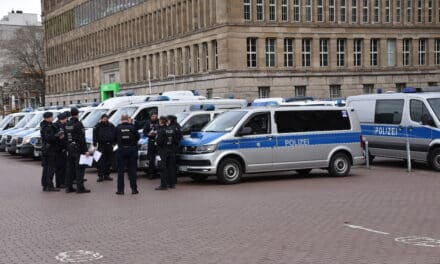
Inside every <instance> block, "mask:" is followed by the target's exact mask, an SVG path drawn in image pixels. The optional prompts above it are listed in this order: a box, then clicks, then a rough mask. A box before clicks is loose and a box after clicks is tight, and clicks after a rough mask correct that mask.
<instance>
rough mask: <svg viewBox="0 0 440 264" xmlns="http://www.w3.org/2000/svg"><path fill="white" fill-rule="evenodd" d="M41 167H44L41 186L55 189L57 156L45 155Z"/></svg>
mask: <svg viewBox="0 0 440 264" xmlns="http://www.w3.org/2000/svg"><path fill="white" fill-rule="evenodd" d="M41 166H42V167H43V171H42V175H41V186H43V187H44V188H53V187H54V186H53V176H54V175H55V170H56V156H55V155H49V154H43V156H42V157H41Z"/></svg>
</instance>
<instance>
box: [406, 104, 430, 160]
mask: <svg viewBox="0 0 440 264" xmlns="http://www.w3.org/2000/svg"><path fill="white" fill-rule="evenodd" d="M433 129H436V125H435V121H434V119H433V118H432V115H431V113H430V112H429V110H428V108H427V107H426V104H425V102H423V101H422V100H419V99H411V100H410V101H409V121H408V126H407V130H408V137H409V144H410V148H411V158H412V159H416V160H422V161H425V160H426V157H427V154H428V151H429V144H430V143H431V140H432V132H433Z"/></svg>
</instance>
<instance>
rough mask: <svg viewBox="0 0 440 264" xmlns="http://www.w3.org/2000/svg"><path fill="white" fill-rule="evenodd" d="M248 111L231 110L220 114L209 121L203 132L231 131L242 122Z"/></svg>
mask: <svg viewBox="0 0 440 264" xmlns="http://www.w3.org/2000/svg"><path fill="white" fill-rule="evenodd" d="M246 113H247V112H246V111H231V112H226V113H224V114H221V115H219V116H218V117H217V118H216V119H214V120H213V121H212V122H211V123H209V124H208V125H207V126H206V127H205V128H204V129H203V132H229V131H231V130H232V129H234V127H235V126H236V125H237V124H238V122H240V120H241V119H242V118H243V116H244V115H246Z"/></svg>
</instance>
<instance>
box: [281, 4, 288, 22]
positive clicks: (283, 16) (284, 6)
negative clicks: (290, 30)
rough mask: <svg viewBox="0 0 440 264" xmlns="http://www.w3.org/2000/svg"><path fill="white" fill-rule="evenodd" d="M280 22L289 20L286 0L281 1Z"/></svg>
mask: <svg viewBox="0 0 440 264" xmlns="http://www.w3.org/2000/svg"><path fill="white" fill-rule="evenodd" d="M281 20H282V21H283V22H285V21H288V20H289V1H288V0H282V1H281Z"/></svg>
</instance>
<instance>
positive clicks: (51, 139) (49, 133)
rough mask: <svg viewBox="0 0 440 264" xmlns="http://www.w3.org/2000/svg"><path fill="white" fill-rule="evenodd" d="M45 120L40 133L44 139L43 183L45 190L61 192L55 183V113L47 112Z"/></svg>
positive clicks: (44, 116)
mask: <svg viewBox="0 0 440 264" xmlns="http://www.w3.org/2000/svg"><path fill="white" fill-rule="evenodd" d="M43 118H44V120H43V121H42V122H41V123H40V128H41V129H40V134H41V139H42V149H41V151H42V160H41V161H42V166H43V172H42V176H41V185H42V186H43V192H59V191H60V189H58V188H55V187H54V185H53V176H54V174H55V169H56V153H55V150H56V144H57V131H56V128H55V127H54V125H53V123H52V122H53V113H52V112H45V113H44V114H43Z"/></svg>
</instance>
